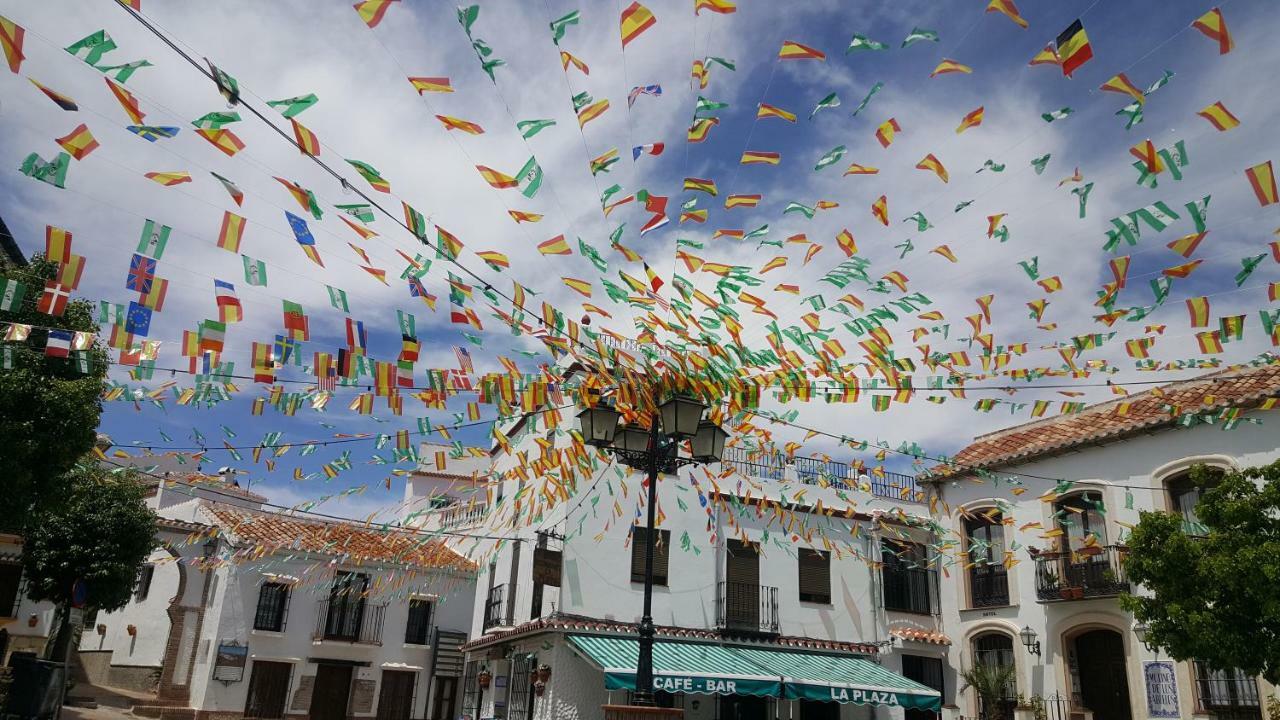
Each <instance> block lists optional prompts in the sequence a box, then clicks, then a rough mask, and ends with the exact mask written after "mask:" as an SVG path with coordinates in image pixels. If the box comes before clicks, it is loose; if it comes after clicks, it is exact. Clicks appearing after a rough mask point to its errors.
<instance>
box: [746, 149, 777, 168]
mask: <svg viewBox="0 0 1280 720" xmlns="http://www.w3.org/2000/svg"><path fill="white" fill-rule="evenodd" d="M739 162H740V163H741V164H743V165H762V164H763V165H777V164H778V163H780V162H782V153H776V152H766V151H763V150H746V151H744V152H743V153H742V159H741V160H740V161H739Z"/></svg>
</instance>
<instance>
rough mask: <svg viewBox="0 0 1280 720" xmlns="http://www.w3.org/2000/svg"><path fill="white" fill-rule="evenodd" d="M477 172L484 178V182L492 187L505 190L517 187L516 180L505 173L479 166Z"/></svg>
mask: <svg viewBox="0 0 1280 720" xmlns="http://www.w3.org/2000/svg"><path fill="white" fill-rule="evenodd" d="M476 170H479V171H480V177H482V178H484V181H485V182H487V183H489V186H490V187H494V188H497V189H499V190H505V189H506V188H513V187H516V185H517V183H516V179H515V178H513V177H511V176H510V175H508V174H506V173H504V172H499V171H497V170H494V169H493V168H491V167H486V166H484V165H477V166H476Z"/></svg>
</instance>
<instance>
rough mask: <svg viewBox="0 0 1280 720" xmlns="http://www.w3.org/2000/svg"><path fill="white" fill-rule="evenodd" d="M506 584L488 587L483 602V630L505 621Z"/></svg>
mask: <svg viewBox="0 0 1280 720" xmlns="http://www.w3.org/2000/svg"><path fill="white" fill-rule="evenodd" d="M506 590H507V586H506V585H497V586H495V587H493V588H490V589H489V596H488V598H486V599H485V602H484V626H483V628H482V629H483V630H488V629H489V628H494V627H499V626H501V625H505V624H506V623H507V616H506V612H505V610H506V605H507V604H506V602H505V601H506Z"/></svg>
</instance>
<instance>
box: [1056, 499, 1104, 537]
mask: <svg viewBox="0 0 1280 720" xmlns="http://www.w3.org/2000/svg"><path fill="white" fill-rule="evenodd" d="M1054 509H1055V510H1056V511H1057V512H1056V513H1055V516H1056V517H1057V518H1058V527H1060V528H1062V533H1063V535H1065V536H1066V537H1067V539H1068V541H1069V543H1070V549H1071V550H1073V551H1078V550H1080V549H1081V548H1083V547H1088V546H1098V547H1103V546H1105V545H1106V544H1107V520H1106V515H1105V512H1106V506H1105V505H1103V503H1102V493H1100V492H1098V491H1096V490H1090V491H1088V492H1082V493H1079V494H1078V495H1072V496H1071V497H1068V498H1064V499H1062V500H1059V501H1058V502H1057V503H1056V504H1055V505H1054Z"/></svg>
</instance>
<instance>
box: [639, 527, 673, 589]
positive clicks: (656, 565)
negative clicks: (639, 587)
mask: <svg viewBox="0 0 1280 720" xmlns="http://www.w3.org/2000/svg"><path fill="white" fill-rule="evenodd" d="M648 534H649V529H648V528H644V527H640V526H639V525H636V526H634V527H632V528H631V582H637V583H642V582H644V560H645V554H644V546H645V538H646V537H648ZM670 549H671V531H670V530H659V531H658V533H657V536H656V537H654V539H653V584H654V585H666V584H667V562H668V559H669V558H668V555H669V551H670Z"/></svg>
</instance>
